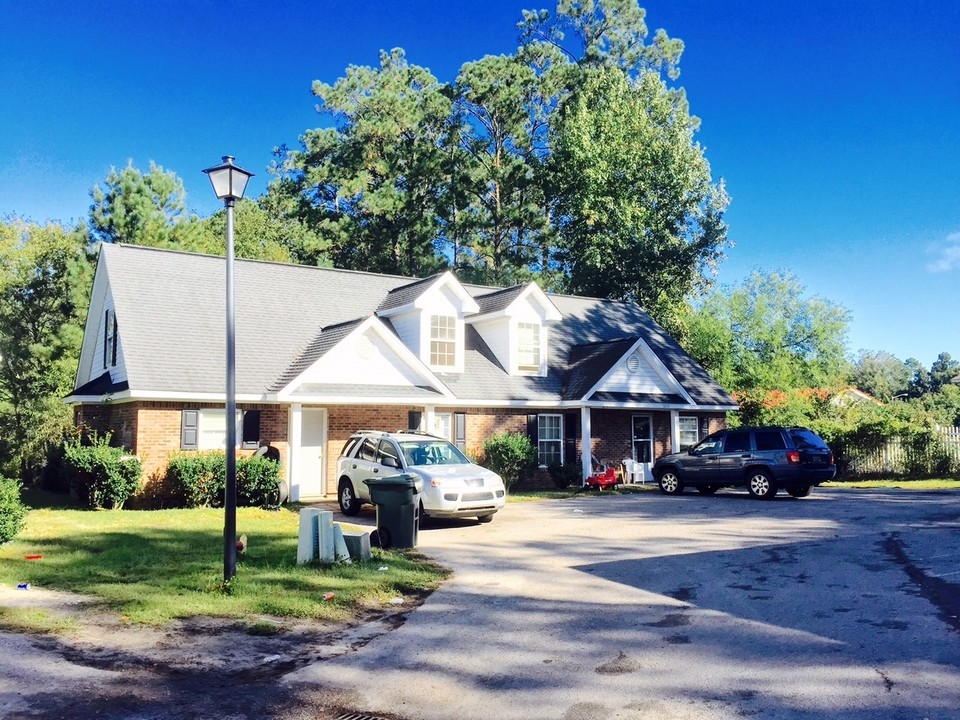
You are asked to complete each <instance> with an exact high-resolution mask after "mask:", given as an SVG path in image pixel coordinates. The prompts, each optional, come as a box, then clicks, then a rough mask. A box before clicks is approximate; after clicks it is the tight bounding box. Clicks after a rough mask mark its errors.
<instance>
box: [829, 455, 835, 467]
mask: <svg viewBox="0 0 960 720" xmlns="http://www.w3.org/2000/svg"><path fill="white" fill-rule="evenodd" d="M830 464H831V465H836V463H835V462H834V461H833V453H830Z"/></svg>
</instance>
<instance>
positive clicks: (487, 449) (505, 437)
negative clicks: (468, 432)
mask: <svg viewBox="0 0 960 720" xmlns="http://www.w3.org/2000/svg"><path fill="white" fill-rule="evenodd" d="M536 461H537V449H536V448H535V447H534V446H533V443H532V442H530V438H529V437H527V436H526V435H525V434H523V433H518V432H517V433H514V432H505V433H500V434H499V435H494V436H492V437H490V438H488V439H487V441H486V442H485V443H484V444H483V464H484V465H485V466H486V467H488V468H490V469H491V470H493V471H494V472H496V473H497V474H498V475H500V477H501V478H503V484H504V485H505V486H506V487H507V489H509V488H510V487H512V486H513V485H516V484H517V482H518V481H519V480H520V478H521V475H522V473H523V472H524V471H525V470H526V469H527V468H529V467H530V466H531V465H532V464H533V463H535V462H536Z"/></svg>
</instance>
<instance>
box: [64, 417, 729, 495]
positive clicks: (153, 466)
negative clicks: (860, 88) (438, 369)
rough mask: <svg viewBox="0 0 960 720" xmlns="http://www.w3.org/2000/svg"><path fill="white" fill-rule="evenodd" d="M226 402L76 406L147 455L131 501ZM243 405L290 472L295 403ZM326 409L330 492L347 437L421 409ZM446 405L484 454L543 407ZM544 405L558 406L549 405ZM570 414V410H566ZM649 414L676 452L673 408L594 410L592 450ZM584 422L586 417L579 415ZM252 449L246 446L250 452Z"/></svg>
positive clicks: (474, 451) (615, 451) (663, 446)
mask: <svg viewBox="0 0 960 720" xmlns="http://www.w3.org/2000/svg"><path fill="white" fill-rule="evenodd" d="M223 407H224V406H223V405H219V406H218V405H211V404H202V403H177V402H131V403H117V404H112V405H86V406H78V407H77V408H75V410H74V418H75V422H76V424H77V425H78V426H81V425H82V426H86V427H89V428H91V429H94V430H97V431H98V432H101V433H104V432H111V433H113V435H114V442H115V443H116V444H122V445H123V447H125V448H127V449H128V450H129V451H130V452H132V453H134V454H136V455H137V456H139V457H140V460H141V462H142V463H143V475H144V487H143V489H142V491H141V492H140V493H139V494H138V496H137V498H135V499H134V500H133V501H132V502H131V506H132V507H137V506H153V507H157V506H162V505H164V504H166V503H168V502H169V499H170V496H171V495H172V491H171V489H170V488H168V487H166V484H165V475H166V467H167V461H168V458H169V457H170V454H171V453H174V452H178V451H179V450H180V430H181V413H182V411H183V410H185V409H191V410H192V409H203V408H223ZM238 408H239V409H241V410H259V411H260V444H261V445H272V446H273V447H276V448H277V449H278V450H279V451H280V457H281V464H282V465H283V468H282V469H281V477H285V476H286V464H287V462H288V454H289V449H290V446H289V427H288V417H289V408H288V407H287V406H285V405H284V406H278V405H244V404H240V405H238ZM326 409H327V449H326V472H327V478H326V492H327V494H329V495H335V494H336V492H337V481H338V478H337V459H338V457H339V455H340V451H341V450H342V449H343V445H344V443H346V441H347V439H348V438H349V437H350V435H351V434H352V433H354V432H356V431H357V430H361V429H372V430H385V431H390V432H393V431H395V430H400V429H406V428H407V425H408V417H409V413H410V411H417V412H420V411H422V408H421V407H417V406H400V407H391V406H377V407H371V406H338V407H328V408H326ZM442 412H451V413H458V412H462V413H466V415H467V419H466V431H467V432H466V450H467V454H468V455H470V456H471V457H474V458H476V457H479V456H480V454H481V452H482V448H483V444H484V442H486V440H487V439H488V438H490V437H491V436H493V435H497V434H499V433H502V432H520V433H526V431H527V415H528V414H535V413H537V410H536V409H534V408H530V409H512V410H498V409H493V408H477V407H461V408H444V409H443V410H442ZM544 412H557V411H555V410H545V411H544ZM563 414H564V415H565V416H567V417H569V412H564V413H563ZM637 414H649V415H650V416H651V417H652V419H653V436H654V447H653V452H654V458H657V457H659V456H661V455H664V454H666V453H669V452H670V450H671V443H670V413H669V412H660V413H638V412H634V411H628V410H594V411H592V413H591V428H592V436H593V437H592V440H591V449H592V452H593V454H594V455H595V456H596V457H597V458H598V459H599V460H601V461H607V460H609V461H610V462H612V463H619V462H620V461H622V460H623V459H624V458H628V457H631V456H632V433H633V427H632V420H631V418H632V416H633V415H637ZM701 417H702V418H705V419H706V420H707V422H706V423H704V422H703V421H702V420H701V428H703V425H704V424H706V425H707V427H708V429H709V430H708V431H709V432H715V431H716V430H719V429H721V428H723V427H725V426H726V415H725V414H724V413H710V414H704V415H702V416H701ZM578 425H579V420H578ZM252 452H253V451H252V450H247V451H241V453H240V454H250V453H252ZM580 452H581V448H580V436H579V427H578V428H577V438H576V457H575V458H570V457H567V458H566V459H567V461H568V462H578V461H579V455H580Z"/></svg>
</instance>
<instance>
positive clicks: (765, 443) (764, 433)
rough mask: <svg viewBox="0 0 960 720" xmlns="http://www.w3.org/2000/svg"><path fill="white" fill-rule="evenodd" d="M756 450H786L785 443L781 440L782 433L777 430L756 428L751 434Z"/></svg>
mask: <svg viewBox="0 0 960 720" xmlns="http://www.w3.org/2000/svg"><path fill="white" fill-rule="evenodd" d="M753 439H754V442H755V443H757V450H786V449H787V443H786V442H784V440H783V433H781V432H780V431H779V430H757V431H756V432H755V433H754V434H753Z"/></svg>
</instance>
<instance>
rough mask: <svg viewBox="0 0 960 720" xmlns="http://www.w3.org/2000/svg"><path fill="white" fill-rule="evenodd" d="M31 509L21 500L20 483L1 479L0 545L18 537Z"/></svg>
mask: <svg viewBox="0 0 960 720" xmlns="http://www.w3.org/2000/svg"><path fill="white" fill-rule="evenodd" d="M29 509H30V508H28V507H27V506H26V505H24V504H23V501H22V500H21V499H20V483H19V482H18V481H17V480H11V479H9V478H5V477H0V545H3V544H4V543H7V542H9V541H11V540H13V538H14V537H16V535H17V533H19V532H20V530H21V529H22V528H23V523H24V519H25V518H26V516H27V511H28V510H29Z"/></svg>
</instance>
